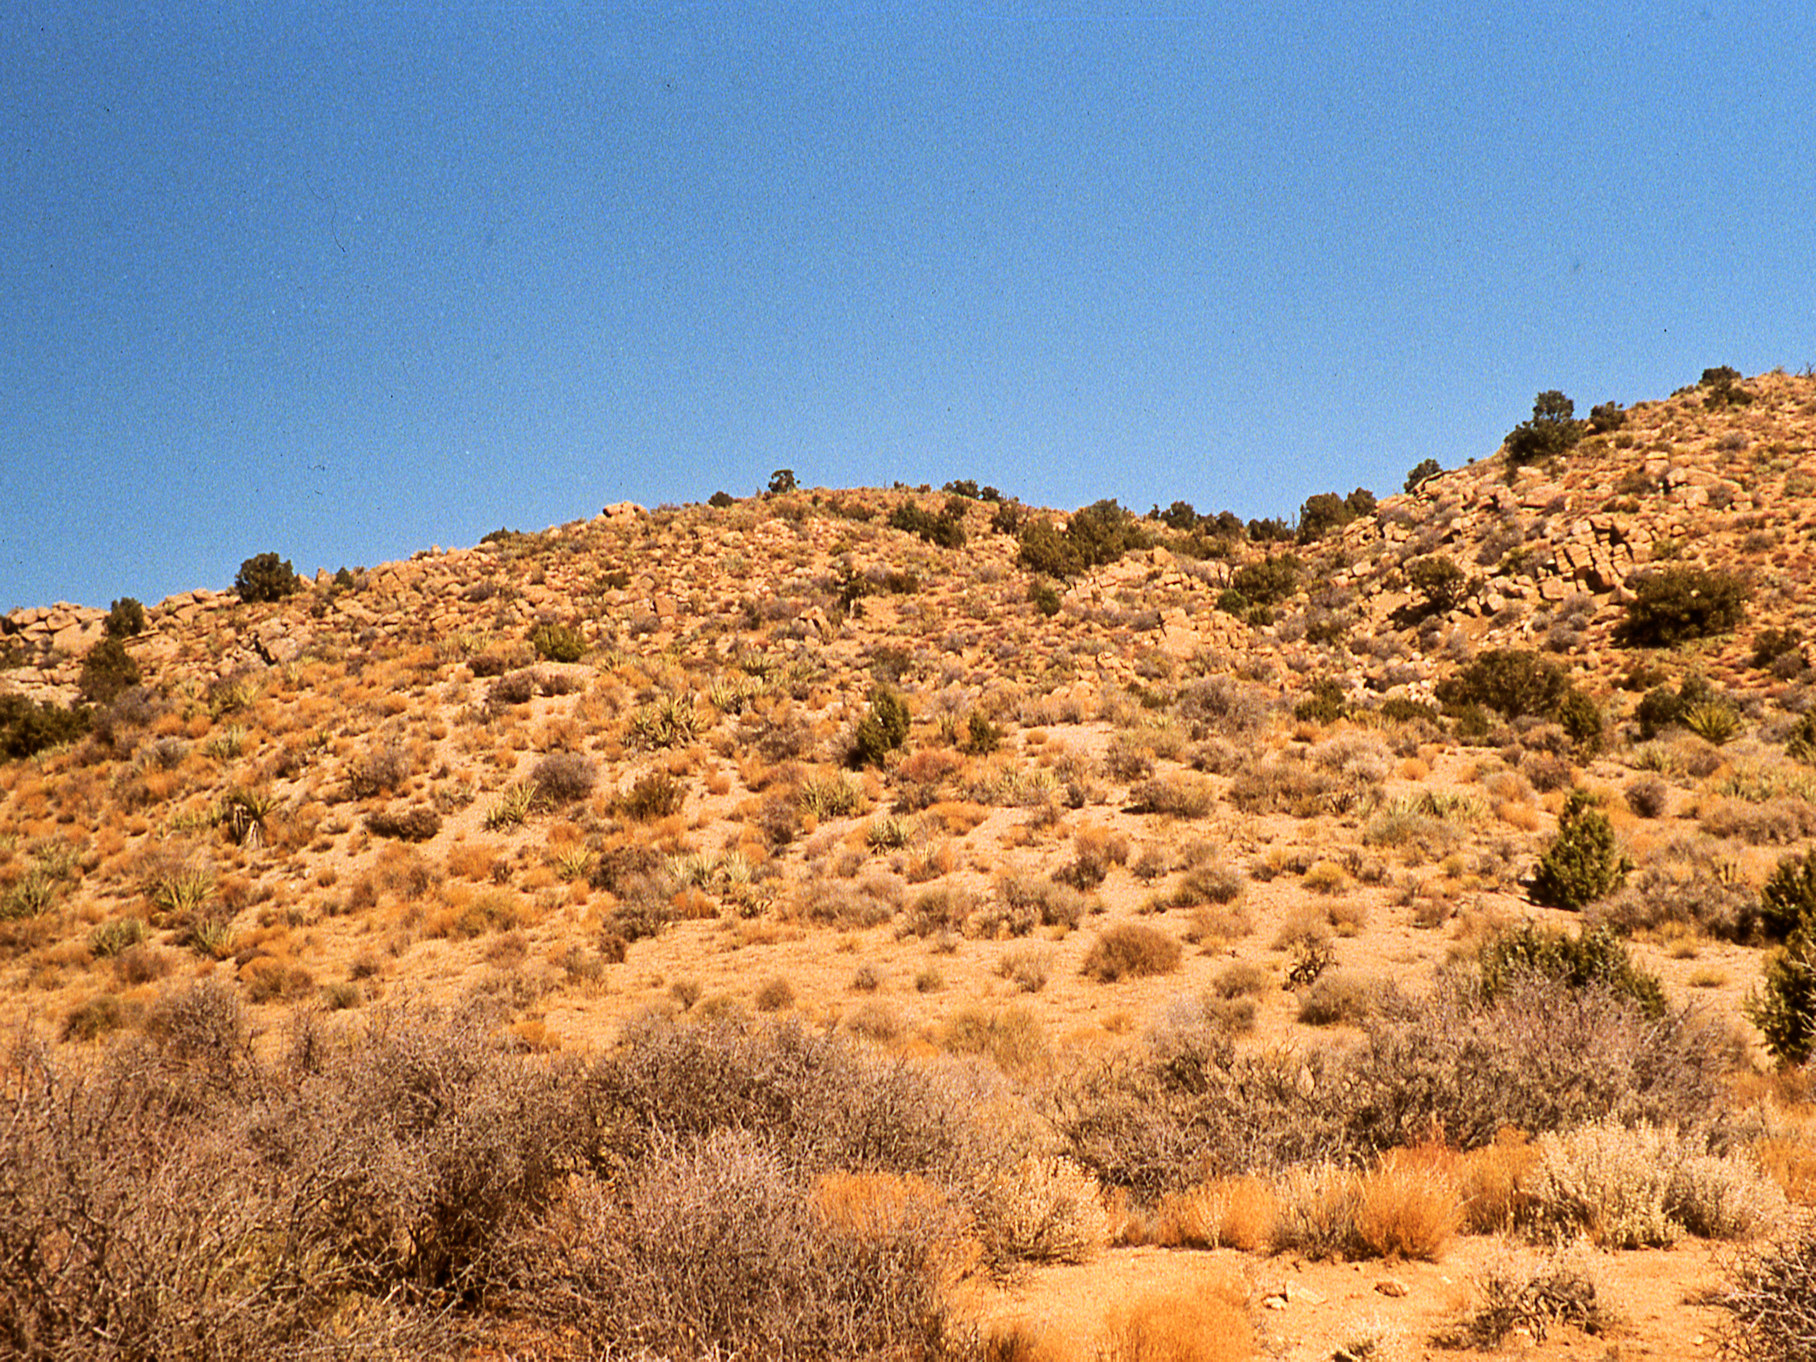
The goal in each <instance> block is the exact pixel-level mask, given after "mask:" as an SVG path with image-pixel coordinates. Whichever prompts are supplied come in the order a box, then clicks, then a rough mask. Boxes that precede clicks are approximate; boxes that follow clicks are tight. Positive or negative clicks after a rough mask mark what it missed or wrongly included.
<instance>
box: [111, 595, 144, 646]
mask: <svg viewBox="0 0 1816 1362" xmlns="http://www.w3.org/2000/svg"><path fill="white" fill-rule="evenodd" d="M101 627H102V629H104V630H105V631H106V633H107V637H109V638H133V637H135V636H137V635H139V634H142V633H144V632H145V606H144V605H143V604H142V603H141V602H139V601H137V600H135V599H134V598H133V597H131V596H122V597H121V598H120V599H119V600H117V601H115V602H114V603H113V604H112V605H110V606H109V607H108V608H107V618H106V619H105V620H104V621H102V625H101Z"/></svg>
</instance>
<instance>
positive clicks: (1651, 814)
mask: <svg viewBox="0 0 1816 1362" xmlns="http://www.w3.org/2000/svg"><path fill="white" fill-rule="evenodd" d="M1621 797H1622V798H1623V799H1625V800H1626V801H1627V807H1628V808H1629V809H1632V810H1633V812H1634V813H1636V814H1638V815H1639V816H1640V817H1641V818H1663V817H1664V816H1665V813H1666V812H1667V811H1668V810H1669V809H1670V807H1671V787H1670V786H1669V785H1667V784H1665V782H1664V781H1662V780H1660V779H1659V778H1658V777H1657V776H1639V777H1636V778H1635V779H1633V780H1630V781H1628V782H1627V787H1626V789H1625V790H1623V791H1622V792H1621Z"/></svg>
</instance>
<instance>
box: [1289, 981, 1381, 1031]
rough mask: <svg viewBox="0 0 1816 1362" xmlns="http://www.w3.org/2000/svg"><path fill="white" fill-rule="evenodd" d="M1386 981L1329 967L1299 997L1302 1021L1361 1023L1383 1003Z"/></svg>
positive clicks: (1331, 1023)
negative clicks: (1384, 982)
mask: <svg viewBox="0 0 1816 1362" xmlns="http://www.w3.org/2000/svg"><path fill="white" fill-rule="evenodd" d="M1384 988H1385V985H1384V984H1383V983H1382V981H1381V980H1379V979H1376V978H1373V977H1371V976H1367V975H1362V974H1357V973H1355V972H1353V971H1351V970H1344V969H1339V970H1329V971H1326V972H1324V973H1322V974H1320V975H1319V976H1318V978H1317V979H1316V980H1315V981H1314V982H1313V983H1312V986H1311V987H1310V988H1308V989H1306V990H1305V992H1304V993H1303V994H1301V995H1300V998H1299V1014H1298V1015H1299V1021H1300V1022H1301V1023H1302V1024H1303V1025H1306V1026H1335V1025H1337V1024H1339V1023H1341V1024H1343V1025H1346V1026H1360V1025H1361V1024H1362V1023H1363V1022H1364V1021H1366V1020H1367V1019H1368V1018H1369V1017H1370V1016H1372V1015H1373V1014H1374V1012H1375V1011H1376V1010H1377V1009H1378V1008H1379V1006H1380V1004H1381V998H1382V995H1383V990H1384Z"/></svg>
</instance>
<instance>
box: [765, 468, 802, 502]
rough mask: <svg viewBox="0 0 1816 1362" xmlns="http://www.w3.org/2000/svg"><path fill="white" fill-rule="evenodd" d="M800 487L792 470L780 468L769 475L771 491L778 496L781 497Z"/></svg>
mask: <svg viewBox="0 0 1816 1362" xmlns="http://www.w3.org/2000/svg"><path fill="white" fill-rule="evenodd" d="M798 486H800V484H799V483H798V482H796V481H795V475H794V469H792V468H778V469H776V471H775V472H773V473H771V474H770V475H769V490H770V491H771V492H773V493H775V494H776V495H777V496H780V495H781V494H782V493H784V492H792V491H794V490H795V488H797V487H798Z"/></svg>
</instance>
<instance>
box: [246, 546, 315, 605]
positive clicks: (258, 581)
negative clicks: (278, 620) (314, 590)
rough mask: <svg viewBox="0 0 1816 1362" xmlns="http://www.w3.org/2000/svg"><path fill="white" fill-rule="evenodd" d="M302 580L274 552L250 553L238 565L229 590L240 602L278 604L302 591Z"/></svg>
mask: <svg viewBox="0 0 1816 1362" xmlns="http://www.w3.org/2000/svg"><path fill="white" fill-rule="evenodd" d="M302 586H303V583H302V579H301V578H300V577H298V576H297V575H296V569H295V568H293V567H291V566H290V560H289V559H288V558H279V557H278V556H277V555H276V554H275V553H259V554H254V555H253V556H252V557H250V558H248V559H247V560H246V561H245V562H243V563H241V564H240V570H239V573H238V575H237V576H235V577H234V579H233V589H234V590H235V591H237V592H239V593H240V599H241V600H242V601H281V600H283V599H284V597H286V596H290V595H294V594H295V593H296V592H298V591H300V590H302Z"/></svg>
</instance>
